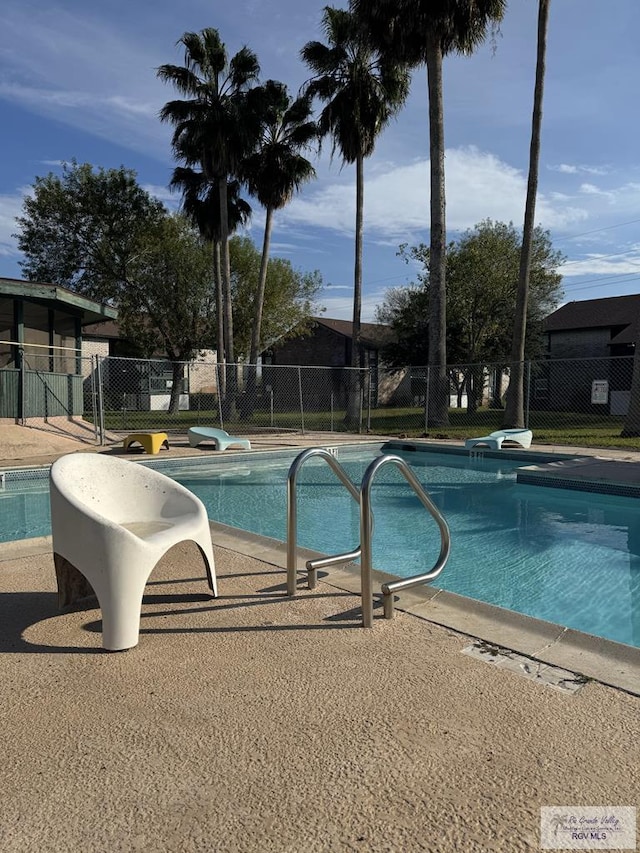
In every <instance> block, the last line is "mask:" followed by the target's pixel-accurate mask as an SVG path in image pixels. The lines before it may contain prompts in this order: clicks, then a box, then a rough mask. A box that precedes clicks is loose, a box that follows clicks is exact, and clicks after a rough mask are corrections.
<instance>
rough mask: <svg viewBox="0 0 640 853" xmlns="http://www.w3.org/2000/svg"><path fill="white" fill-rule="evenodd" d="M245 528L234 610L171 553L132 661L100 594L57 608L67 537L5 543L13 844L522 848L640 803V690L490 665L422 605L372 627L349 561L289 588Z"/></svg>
mask: <svg viewBox="0 0 640 853" xmlns="http://www.w3.org/2000/svg"><path fill="white" fill-rule="evenodd" d="M59 440H60V441H61V440H62V439H59ZM65 440H67V441H72V440H71V439H65ZM289 440H290V439H288V438H287V437H283V438H282V439H281V441H282V442H283V443H287V442H288V441H289ZM273 443H274V444H275V443H276V442H275V438H274V439H273ZM311 443H318V441H317V437H315V440H314V439H313V438H312V439H311ZM36 444H37V448H38V451H42V449H43V444H42V440H39V441H38V442H37V443H36ZM70 449H77V446H76V445H73V444H72V445H65V446H62V445H61V444H60V443H57V442H56V446H55V447H51V446H50V447H49V448H48V452H49V454H50V456H49V461H50V459H51V458H52V456H55V455H58V454H59V453H61V452H69V450H70ZM18 452H22V451H18ZM112 452H113V451H112ZM170 452H171V453H174V452H178V448H176V449H175V451H174V448H173V447H172V450H171V451H170ZM180 452H181V451H180ZM45 455H46V454H41V456H45ZM22 458H23V459H25V461H24V462H23V463H22V464H35V463H33V462H31V461H30V460H33V458H34V455H33V454H32V455H31V456H29V455H28V454H25V453H23V456H22ZM237 542H238V544H237V545H236V544H234V540H233V539H231V538H227V537H226V536H224V535H223V534H222V532H218V531H217V530H216V528H215V527H214V543H215V544H216V549H215V553H216V560H217V570H218V578H219V584H220V597H219V598H218V599H217V600H215V601H213V600H211V599H210V598H208V597H207V595H206V582H205V579H204V569H203V565H202V563H201V560H200V557H199V554H198V552H197V549H196V548H195V546H192V545H189V544H185V545H182V546H179V547H177V548H175V549H173V550H172V551H171V552H170V553H169V554H168V555H167V556H166V557H165V558H164V559H163V560H162V562H161V563H160V564H159V566H158V567H157V569H156V570H155V572H154V574H153V575H152V577H151V581H150V583H149V585H148V586H147V595H146V596H145V602H144V606H143V617H142V630H141V635H140V643H139V645H138V646H137V647H136V648H134V649H131V650H130V651H128V652H124V653H107V652H103V651H102V649H101V637H100V612H99V610H98V609H97V607H96V605H95V601H94V602H89V605H88V609H77V610H74V611H71V612H65V613H63V614H60V613H59V612H58V610H57V606H56V595H55V578H54V571H53V561H52V557H51V553H50V544H49V542H48V541H47V540H46V539H43V540H31V541H30V542H25V543H15V544H9V545H6V544H5V545H3V546H0V573H1V577H2V581H1V582H0V626H1V627H0V661H1V666H2V670H1V671H2V676H3V677H2V679H1V680H0V725H1V727H2V732H3V741H4V755H3V758H4V760H3V762H2V764H1V765H0V785H1V789H2V810H1V811H0V839H2V842H1V844H0V849H1V850H2V851H3V853H4V851H7V853H24V851H31V850H33V851H36V850H37V851H55V853H66V851H70V850H82V851H83V853H94V851H95V853H104V851H135V850H141V851H158V853H160V851H216V853H217V851H239V852H240V853H243V851H247V853H253V851H255V853H258V851H260V853H262V851H274V853H315V851H394V853H395V851H402V853H404V851H418V850H426V851H434V853H449V851H465V853H466V851H470V853H476V851H478V853H480V851H482V853H484V852H485V851H504V852H505V853H507V851H508V853H512V851H537V850H539V849H540V848H539V826H540V807H541V806H546V805H612V806H614V805H632V806H635V805H638V792H639V791H640V766H639V764H638V761H637V755H638V746H637V744H638V739H639V737H640V698H638V697H637V696H634V695H631V694H630V693H627V692H625V691H623V690H619V689H614V688H611V687H607V686H605V685H603V684H601V683H598V682H597V681H586V683H584V684H583V686H581V687H580V689H579V690H577V692H569V691H565V690H560V689H557V688H556V687H553V686H549V684H548V683H546V682H545V680H544V679H541V678H535V677H534V678H532V677H530V673H527V672H526V669H531V668H533V667H535V662H533V661H531V667H527V666H523V665H522V664H521V663H518V662H517V660H516V661H514V662H513V665H506V666H496V665H495V660H494V665H492V664H490V663H487V662H485V661H484V660H482V659H481V658H480V656H475V657H474V656H471V655H469V654H465V653H463V650H465V649H468V648H469V644H470V643H471V642H472V639H471V638H470V637H469V636H468V635H467V634H465V633H461V632H459V631H454V630H452V629H451V628H447V627H443V626H441V625H438V624H434V623H432V622H429V621H426V620H425V619H424V618H421V617H420V616H419V615H417V614H416V613H407V612H398V613H397V615H396V618H395V619H394V620H393V621H385V620H384V619H383V618H382V616H381V613H380V611H379V610H378V609H376V618H375V620H374V626H373V628H371V629H363V628H361V627H360V612H359V598H358V597H357V596H356V595H354V594H352V593H351V592H349V591H348V589H347V587H348V584H347V583H343V582H342V579H341V577H340V576H339V575H338V574H336V575H335V580H334V576H329V577H328V578H327V579H325V580H323V581H321V582H320V583H319V584H318V587H317V588H316V589H315V590H313V591H309V590H307V589H305V588H304V587H303V585H302V583H300V590H299V593H298V595H297V597H296V598H295V599H293V600H290V599H287V598H285V596H284V580H285V576H284V572H283V571H282V568H281V566H279V565H276V564H275V563H276V559H275V558H273V559H272V557H271V554H273V553H275V552H268V551H266V550H262V551H259V550H257V549H258V547H259V546H258V545H257V544H256V545H254V547H255V549H256V551H255V553H260V554H261V556H262V559H256V557H255V556H249V555H248V554H247V553H240V550H239V549H240V548H242V549H243V550H244V551H251V548H248V547H247V545H246V542H245V543H242V542H241V541H240V540H237ZM327 581H333V583H329V582H327ZM509 630H511V631H512V633H513V626H509ZM490 657H491V656H490Z"/></svg>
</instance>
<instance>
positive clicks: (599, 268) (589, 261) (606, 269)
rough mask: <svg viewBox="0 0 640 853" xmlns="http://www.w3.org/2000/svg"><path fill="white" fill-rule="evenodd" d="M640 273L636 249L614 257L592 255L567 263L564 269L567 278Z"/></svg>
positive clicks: (638, 255) (637, 250)
mask: <svg viewBox="0 0 640 853" xmlns="http://www.w3.org/2000/svg"><path fill="white" fill-rule="evenodd" d="M639 273H640V251H639V249H638V247H634V248H633V249H632V250H631V251H629V252H623V253H620V254H614V255H604V254H602V253H595V252H594V253H591V254H588V255H586V256H585V257H584V258H580V259H578V260H573V261H567V262H566V263H565V264H564V265H563V267H562V275H563V276H564V277H565V278H568V277H577V276H586V275H589V276H594V275H608V276H615V275H629V274H634V275H638V274H639Z"/></svg>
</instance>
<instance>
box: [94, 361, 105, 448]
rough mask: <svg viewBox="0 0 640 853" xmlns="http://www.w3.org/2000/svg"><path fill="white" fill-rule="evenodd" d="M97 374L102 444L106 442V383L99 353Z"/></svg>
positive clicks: (98, 418)
mask: <svg viewBox="0 0 640 853" xmlns="http://www.w3.org/2000/svg"><path fill="white" fill-rule="evenodd" d="M96 374H97V377H96V378H97V380H98V417H97V420H98V422H99V424H100V427H99V429H100V444H101V445H103V444H104V439H105V434H104V383H103V376H102V359H101V358H100V356H99V355H96Z"/></svg>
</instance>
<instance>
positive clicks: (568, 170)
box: [547, 163, 578, 175]
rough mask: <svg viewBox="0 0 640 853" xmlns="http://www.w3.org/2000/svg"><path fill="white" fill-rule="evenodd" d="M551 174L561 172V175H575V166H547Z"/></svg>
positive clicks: (566, 164) (576, 170)
mask: <svg viewBox="0 0 640 853" xmlns="http://www.w3.org/2000/svg"><path fill="white" fill-rule="evenodd" d="M547 168H548V169H551V171H552V172H561V173H562V174H563V175H576V174H577V173H578V167H577V166H570V165H569V164H568V163H560V164H559V165H558V166H547Z"/></svg>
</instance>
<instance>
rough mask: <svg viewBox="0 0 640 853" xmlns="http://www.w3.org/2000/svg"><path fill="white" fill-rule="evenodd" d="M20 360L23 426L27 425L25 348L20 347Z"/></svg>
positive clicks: (19, 403) (20, 405) (19, 406)
mask: <svg viewBox="0 0 640 853" xmlns="http://www.w3.org/2000/svg"><path fill="white" fill-rule="evenodd" d="M18 359H19V365H20V391H19V395H20V396H19V401H18V415H19V417H20V423H21V424H22V426H24V425H25V423H26V420H27V419H26V417H25V408H26V399H27V398H26V395H25V391H26V379H25V374H24V349H23V347H18Z"/></svg>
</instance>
